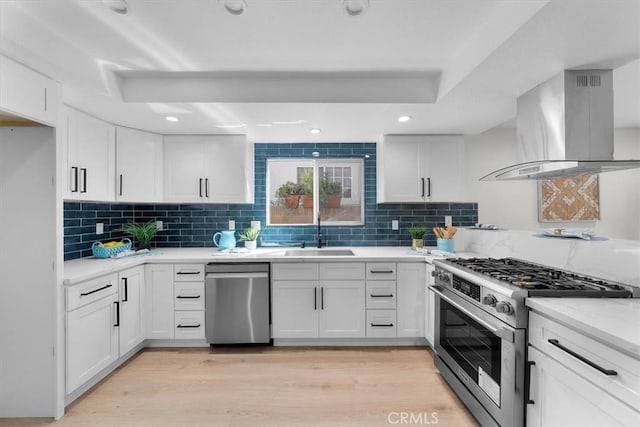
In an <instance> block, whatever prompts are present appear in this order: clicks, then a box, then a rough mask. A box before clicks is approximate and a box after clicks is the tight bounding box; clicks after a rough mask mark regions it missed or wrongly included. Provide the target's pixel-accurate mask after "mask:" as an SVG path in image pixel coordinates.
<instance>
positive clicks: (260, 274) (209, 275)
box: [205, 272, 269, 280]
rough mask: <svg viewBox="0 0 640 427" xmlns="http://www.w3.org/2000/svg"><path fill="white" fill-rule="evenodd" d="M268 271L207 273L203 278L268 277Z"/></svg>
mask: <svg viewBox="0 0 640 427" xmlns="http://www.w3.org/2000/svg"><path fill="white" fill-rule="evenodd" d="M268 277H269V273H267V272H257V273H239V272H236V273H207V275H206V276H205V280H208V279H260V278H265V279H266V278H268Z"/></svg>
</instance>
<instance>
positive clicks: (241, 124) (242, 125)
mask: <svg viewBox="0 0 640 427" xmlns="http://www.w3.org/2000/svg"><path fill="white" fill-rule="evenodd" d="M245 126H246V125H245V124H244V123H240V124H237V125H216V127H217V128H223V129H233V128H243V127H245Z"/></svg>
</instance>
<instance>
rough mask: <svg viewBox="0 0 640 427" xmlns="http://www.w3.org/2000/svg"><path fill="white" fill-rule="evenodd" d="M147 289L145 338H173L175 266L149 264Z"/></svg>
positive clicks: (147, 266)
mask: <svg viewBox="0 0 640 427" xmlns="http://www.w3.org/2000/svg"><path fill="white" fill-rule="evenodd" d="M145 288H146V289H145V312H144V314H145V318H146V322H145V323H146V328H145V331H146V332H145V336H146V337H147V338H150V339H163V338H164V339H167V338H173V337H174V326H175V325H174V323H173V322H174V316H173V299H174V298H173V264H147V265H146V266H145Z"/></svg>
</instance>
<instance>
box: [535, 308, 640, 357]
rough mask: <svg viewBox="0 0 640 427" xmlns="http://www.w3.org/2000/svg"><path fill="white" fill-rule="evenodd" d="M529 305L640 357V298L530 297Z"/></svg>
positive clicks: (586, 333)
mask: <svg viewBox="0 0 640 427" xmlns="http://www.w3.org/2000/svg"><path fill="white" fill-rule="evenodd" d="M526 304H527V306H528V307H530V308H532V309H533V310H535V311H538V312H540V313H542V314H546V315H547V316H548V317H551V318H553V319H555V320H557V321H558V322H560V323H564V324H565V325H567V326H569V327H571V328H574V329H576V330H578V331H580V332H582V333H584V334H585V335H588V336H591V337H592V338H594V339H597V340H599V341H602V342H605V343H608V344H610V345H611V346H613V347H617V348H618V349H620V350H623V351H624V352H625V353H631V354H632V355H634V356H635V357H636V358H638V359H640V298H527V301H526Z"/></svg>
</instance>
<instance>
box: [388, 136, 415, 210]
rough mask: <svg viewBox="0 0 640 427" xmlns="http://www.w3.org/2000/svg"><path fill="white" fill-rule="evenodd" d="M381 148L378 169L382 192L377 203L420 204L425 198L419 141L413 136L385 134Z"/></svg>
mask: <svg viewBox="0 0 640 427" xmlns="http://www.w3.org/2000/svg"><path fill="white" fill-rule="evenodd" d="M382 148H383V149H382V155H381V156H380V158H379V161H380V162H382V163H381V165H380V166H381V167H380V168H378V170H379V175H380V176H381V181H382V182H380V184H379V185H381V188H382V189H383V191H382V194H379V197H378V199H379V200H378V202H379V203H380V202H423V201H424V200H425V198H424V197H425V195H426V189H425V185H426V184H425V181H424V180H425V178H426V177H425V176H424V174H423V167H424V160H423V159H424V150H425V147H424V142H423V140H422V139H421V138H420V137H416V136H413V135H388V136H386V137H385V140H384V143H383V146H382Z"/></svg>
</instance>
